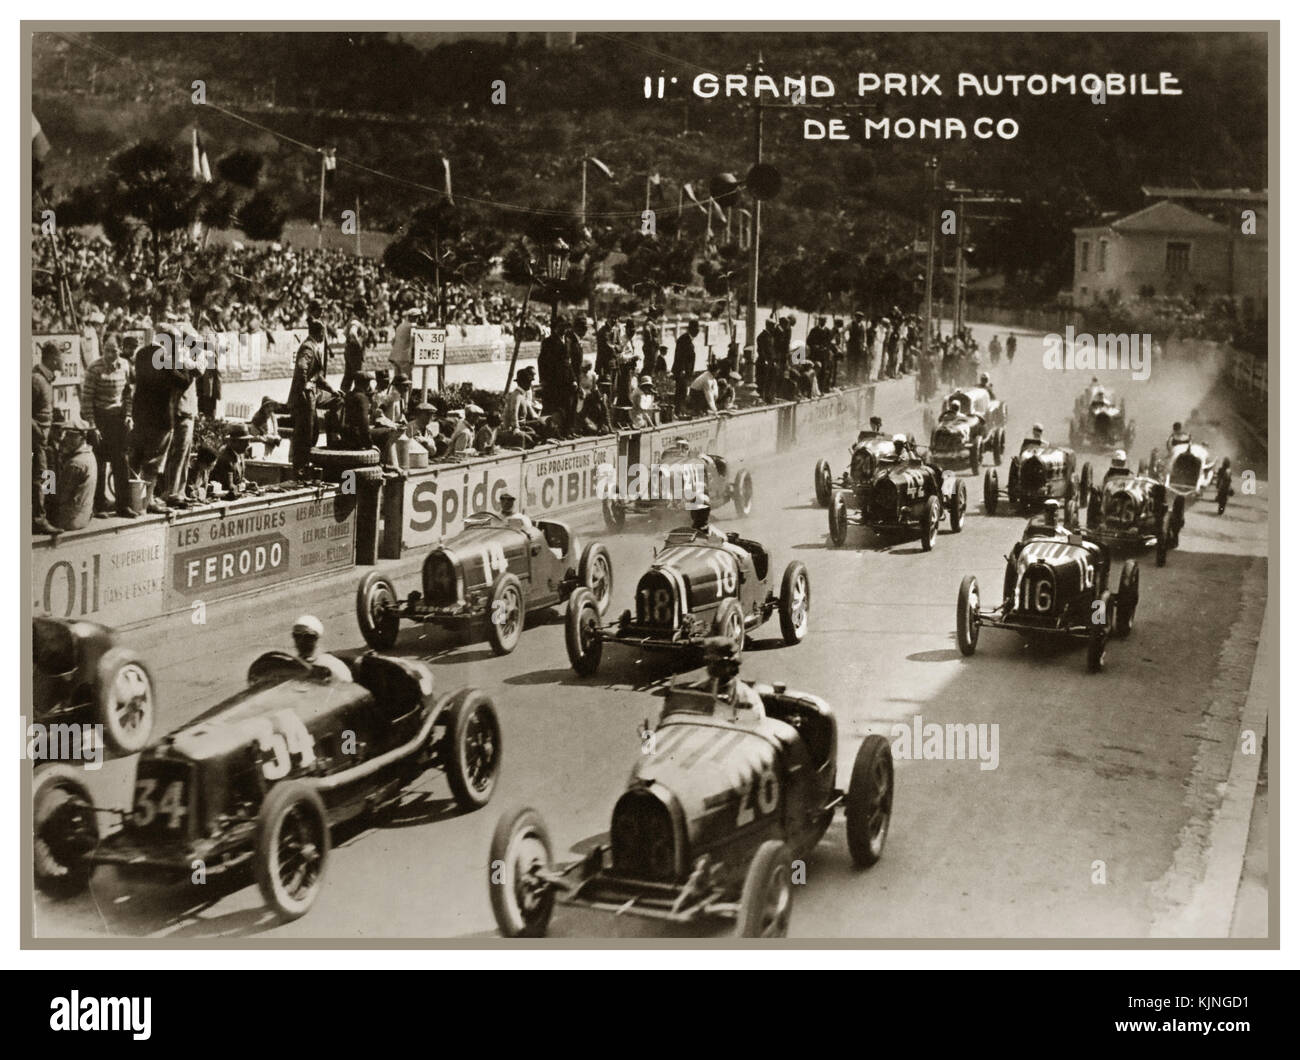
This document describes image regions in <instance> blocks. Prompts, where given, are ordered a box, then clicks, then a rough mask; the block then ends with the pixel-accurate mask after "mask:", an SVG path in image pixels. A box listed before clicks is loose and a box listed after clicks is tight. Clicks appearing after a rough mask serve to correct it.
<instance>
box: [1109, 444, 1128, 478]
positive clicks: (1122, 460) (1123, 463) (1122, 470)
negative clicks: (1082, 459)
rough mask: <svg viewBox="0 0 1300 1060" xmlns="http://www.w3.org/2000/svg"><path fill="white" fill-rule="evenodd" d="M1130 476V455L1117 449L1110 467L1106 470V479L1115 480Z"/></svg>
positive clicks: (1111, 459)
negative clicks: (1119, 476)
mask: <svg viewBox="0 0 1300 1060" xmlns="http://www.w3.org/2000/svg"><path fill="white" fill-rule="evenodd" d="M1128 474H1131V472H1130V471H1129V469H1128V453H1126V452H1124V450H1123V449H1116V450H1115V452H1114V454H1112V456H1111V458H1110V467H1108V468H1107V469H1106V477H1107V478H1115V477H1116V476H1117V475H1128Z"/></svg>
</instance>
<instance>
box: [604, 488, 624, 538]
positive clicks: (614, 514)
mask: <svg viewBox="0 0 1300 1060" xmlns="http://www.w3.org/2000/svg"><path fill="white" fill-rule="evenodd" d="M600 515H601V518H602V519H604V520H605V528H606V529H607V530H612V531H613V532H614V533H616V534H617V533H618V532H619V531H620V530H622V529H623V527H624V526H626V525H627V509H626V508H625V507H623V505H622V503H621V502H620V501H617V500H613V499H611V498H608V497H607V498H605V500H603V501H601V502H600Z"/></svg>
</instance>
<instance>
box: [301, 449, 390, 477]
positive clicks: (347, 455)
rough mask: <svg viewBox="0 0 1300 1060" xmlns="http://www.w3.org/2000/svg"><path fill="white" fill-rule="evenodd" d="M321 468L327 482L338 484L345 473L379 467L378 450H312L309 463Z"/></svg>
mask: <svg viewBox="0 0 1300 1060" xmlns="http://www.w3.org/2000/svg"><path fill="white" fill-rule="evenodd" d="M307 462H308V463H309V464H314V465H315V466H316V467H318V468H320V474H321V478H322V479H323V480H324V481H326V482H338V481H339V479H340V478H341V477H342V475H343V472H344V471H351V470H355V469H357V468H363V467H377V466H378V465H379V450H378V449H312V451H311V456H310V457H309V458H308V461H307Z"/></svg>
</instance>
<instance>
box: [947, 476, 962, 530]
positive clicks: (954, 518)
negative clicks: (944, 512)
mask: <svg viewBox="0 0 1300 1060" xmlns="http://www.w3.org/2000/svg"><path fill="white" fill-rule="evenodd" d="M965 523H966V483H964V482H958V483H957V488H956V489H955V490H953V493H952V503H951V505H950V506H949V508H948V528H949V529H950V530H951V531H952V532H953V533H954V534H960V533H961V528H962V527H963V526H964V525H965Z"/></svg>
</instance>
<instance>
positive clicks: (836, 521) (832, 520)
mask: <svg viewBox="0 0 1300 1060" xmlns="http://www.w3.org/2000/svg"><path fill="white" fill-rule="evenodd" d="M826 519H827V523H828V524H829V526H830V534H831V544H832V545H834V546H835V547H836V548H839V547H841V546H842V545H843V544H844V542H845V541H847V540H848V537H849V506H848V504H846V503H845V500H844V494H843V493H838V492H837V493H835V494H834V495H833V496H832V497H831V505H830V507H829V508H828V509H827V510H826Z"/></svg>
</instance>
